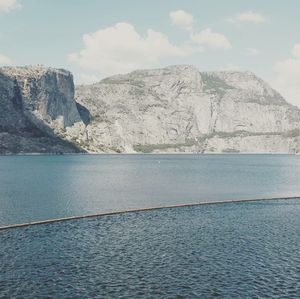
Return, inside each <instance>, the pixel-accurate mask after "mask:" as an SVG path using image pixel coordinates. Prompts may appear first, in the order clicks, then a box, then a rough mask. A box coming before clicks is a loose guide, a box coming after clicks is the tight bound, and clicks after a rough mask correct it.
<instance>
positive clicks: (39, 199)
mask: <svg viewBox="0 0 300 299" xmlns="http://www.w3.org/2000/svg"><path fill="white" fill-rule="evenodd" d="M299 195H300V156H292V155H291V156H289V155H97V156H96V155H64V156H0V225H5V224H13V223H23V222H29V221H37V220H45V219H49V218H57V217H67V216H74V215H83V214H91V213H92V214H93V213H99V212H110V211H120V210H125V209H133V208H143V207H153V206H163V205H174V204H180V203H195V202H201V201H209V200H228V199H243V198H257V197H273V196H275V197H280V196H284V197H286V196H299Z"/></svg>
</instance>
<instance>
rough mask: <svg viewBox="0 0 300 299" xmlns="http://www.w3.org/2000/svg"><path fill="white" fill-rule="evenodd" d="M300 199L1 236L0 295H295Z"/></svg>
mask: <svg viewBox="0 0 300 299" xmlns="http://www.w3.org/2000/svg"><path fill="white" fill-rule="evenodd" d="M299 216H300V200H298V201H297V200H288V201H270V202H252V203H246V202H245V203H235V204H232V203H228V204H220V205H215V206H197V207H184V208H176V209H164V210H159V211H151V212H139V213H130V214H123V215H117V216H105V217H99V218H94V219H81V220H76V221H67V222H63V223H54V224H49V225H39V226H32V227H27V228H19V229H12V230H7V231H2V232H0V244H1V246H0V297H1V298H158V299H159V298H216V297H217V298H300V234H299V227H300V217H299Z"/></svg>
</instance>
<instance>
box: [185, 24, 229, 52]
mask: <svg viewBox="0 0 300 299" xmlns="http://www.w3.org/2000/svg"><path fill="white" fill-rule="evenodd" d="M191 40H192V41H193V42H194V43H196V44H199V45H203V46H208V47H210V48H215V49H217V48H219V49H230V48H231V44H230V42H229V40H228V39H227V37H226V36H225V35H223V34H220V33H216V32H213V31H212V30H211V29H210V28H206V29H204V30H202V31H200V32H198V33H192V34H191Z"/></svg>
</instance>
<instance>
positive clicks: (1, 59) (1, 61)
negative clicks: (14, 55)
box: [0, 53, 11, 65]
mask: <svg viewBox="0 0 300 299" xmlns="http://www.w3.org/2000/svg"><path fill="white" fill-rule="evenodd" d="M9 64H11V60H10V58H8V57H7V56H5V55H3V54H1V53H0V65H9Z"/></svg>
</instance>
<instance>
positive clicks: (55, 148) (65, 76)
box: [0, 67, 82, 154]
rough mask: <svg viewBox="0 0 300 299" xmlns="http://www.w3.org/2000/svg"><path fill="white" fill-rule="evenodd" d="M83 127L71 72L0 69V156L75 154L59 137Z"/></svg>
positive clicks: (75, 147) (76, 148) (44, 69)
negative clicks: (76, 125) (78, 125)
mask: <svg viewBox="0 0 300 299" xmlns="http://www.w3.org/2000/svg"><path fill="white" fill-rule="evenodd" d="M77 122H79V123H82V122H81V117H80V115H79V113H78V110H77V107H76V103H75V101H74V84H73V77H72V75H71V73H70V72H67V71H65V70H56V69H51V68H44V67H18V68H14V67H5V68H1V69H0V153H2V154H3V153H4V154H6V153H57V152H78V151H80V149H79V148H78V147H77V146H76V145H74V144H72V143H70V142H67V141H65V140H63V139H62V138H60V137H59V136H58V134H59V133H60V132H62V131H64V130H65V129H66V128H67V127H68V126H73V125H74V124H75V123H77Z"/></svg>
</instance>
